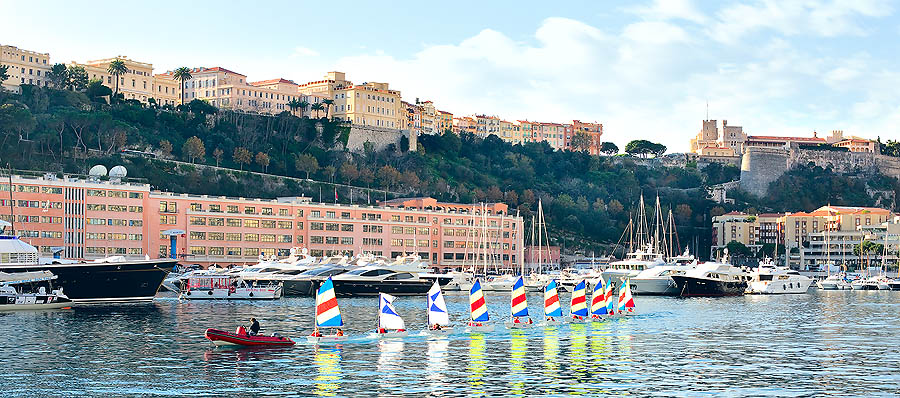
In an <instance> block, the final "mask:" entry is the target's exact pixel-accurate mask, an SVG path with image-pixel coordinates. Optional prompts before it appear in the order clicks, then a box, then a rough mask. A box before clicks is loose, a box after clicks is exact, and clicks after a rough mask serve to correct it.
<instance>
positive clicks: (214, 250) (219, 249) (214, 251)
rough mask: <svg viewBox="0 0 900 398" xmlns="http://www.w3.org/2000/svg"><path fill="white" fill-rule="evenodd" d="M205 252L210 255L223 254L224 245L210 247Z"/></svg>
mask: <svg viewBox="0 0 900 398" xmlns="http://www.w3.org/2000/svg"><path fill="white" fill-rule="evenodd" d="M207 253H208V254H209V255H210V256H221V255H224V254H225V248H224V247H210V248H209V249H208V250H207Z"/></svg>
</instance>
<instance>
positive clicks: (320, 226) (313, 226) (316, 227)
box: [301, 222, 325, 231]
mask: <svg viewBox="0 0 900 398" xmlns="http://www.w3.org/2000/svg"><path fill="white" fill-rule="evenodd" d="M301 229H302V228H301ZM309 229H310V230H312V231H323V230H325V223H321V222H311V223H309Z"/></svg>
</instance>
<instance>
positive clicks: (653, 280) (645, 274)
mask: <svg viewBox="0 0 900 398" xmlns="http://www.w3.org/2000/svg"><path fill="white" fill-rule="evenodd" d="M696 267H697V259H696V258H694V256H692V255H690V254H689V253H688V251H687V249H685V251H684V254H682V255H680V256H676V257H673V258H672V260H671V261H669V262H668V263H667V264H665V265H657V266H655V267H651V268H647V269H645V270H643V271H640V272H638V273H637V275H635V276H634V277H632V278H631V279H630V281H631V282H630V283H631V286H630V287H631V293H632V294H634V295H656V296H676V295H678V293H679V291H678V289H677V287H676V286H677V285H675V281H674V280H673V279H672V276H673V275H684V274H685V273H686V272H688V271H689V270H692V269H694V268H696Z"/></svg>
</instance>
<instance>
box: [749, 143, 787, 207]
mask: <svg viewBox="0 0 900 398" xmlns="http://www.w3.org/2000/svg"><path fill="white" fill-rule="evenodd" d="M788 155H789V153H788V151H785V150H783V149H770V148H752V147H751V148H748V149H747V150H746V151H745V152H744V156H743V159H742V160H741V189H743V190H744V191H747V192H749V193H751V194H753V195H756V196H764V195H765V194H766V192H767V191H768V190H769V184H771V183H772V181H775V180H777V179H778V177H781V175H782V174H784V173H785V172H787V171H788V169H789V166H788V165H789V156H788Z"/></svg>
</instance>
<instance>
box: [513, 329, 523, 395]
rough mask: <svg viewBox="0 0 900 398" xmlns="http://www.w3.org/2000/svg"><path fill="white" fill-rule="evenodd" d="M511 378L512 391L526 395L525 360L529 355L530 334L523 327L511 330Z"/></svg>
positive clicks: (515, 393) (514, 393)
mask: <svg viewBox="0 0 900 398" xmlns="http://www.w3.org/2000/svg"><path fill="white" fill-rule="evenodd" d="M509 334H510V336H509V338H510V340H509V365H510V366H509V380H510V383H509V384H510V393H511V394H513V395H525V379H526V378H527V373H526V370H525V361H526V357H527V355H528V336H527V335H526V334H525V331H524V330H522V329H511V330H510V331H509Z"/></svg>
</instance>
